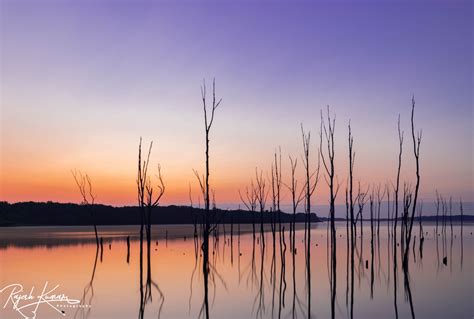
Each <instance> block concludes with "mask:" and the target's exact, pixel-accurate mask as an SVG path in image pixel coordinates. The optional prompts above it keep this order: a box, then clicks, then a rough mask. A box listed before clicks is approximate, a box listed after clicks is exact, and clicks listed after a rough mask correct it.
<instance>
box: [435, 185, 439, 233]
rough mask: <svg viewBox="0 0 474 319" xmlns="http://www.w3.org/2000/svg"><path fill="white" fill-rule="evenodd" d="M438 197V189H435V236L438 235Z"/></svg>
mask: <svg viewBox="0 0 474 319" xmlns="http://www.w3.org/2000/svg"><path fill="white" fill-rule="evenodd" d="M439 204H440V197H439V193H438V190H436V236H438V219H439V208H440V205H439Z"/></svg>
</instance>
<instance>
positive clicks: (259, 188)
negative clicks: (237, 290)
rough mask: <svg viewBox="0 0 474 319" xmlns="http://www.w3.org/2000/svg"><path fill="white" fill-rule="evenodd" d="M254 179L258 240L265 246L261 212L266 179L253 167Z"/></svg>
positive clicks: (263, 203) (264, 198)
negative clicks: (258, 214)
mask: <svg viewBox="0 0 474 319" xmlns="http://www.w3.org/2000/svg"><path fill="white" fill-rule="evenodd" d="M255 179H256V183H257V184H256V195H257V201H258V205H259V208H260V240H261V242H262V246H263V247H265V234H264V230H263V213H264V212H265V205H266V202H267V198H268V189H267V188H266V187H267V184H266V180H265V178H264V177H263V172H262V171H260V174H259V173H258V169H257V168H256V169H255Z"/></svg>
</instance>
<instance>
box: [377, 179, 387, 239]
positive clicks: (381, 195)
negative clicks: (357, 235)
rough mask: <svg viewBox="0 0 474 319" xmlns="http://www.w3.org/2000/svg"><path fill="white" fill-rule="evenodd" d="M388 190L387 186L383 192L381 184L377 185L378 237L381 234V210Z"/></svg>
mask: <svg viewBox="0 0 474 319" xmlns="http://www.w3.org/2000/svg"><path fill="white" fill-rule="evenodd" d="M386 192H387V188H384V190H383V192H382V191H381V186H380V184H379V185H378V186H377V237H379V236H380V210H381V206H382V201H383V199H384V197H385V193H386Z"/></svg>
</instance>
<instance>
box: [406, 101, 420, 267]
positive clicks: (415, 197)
mask: <svg viewBox="0 0 474 319" xmlns="http://www.w3.org/2000/svg"><path fill="white" fill-rule="evenodd" d="M411 105H412V106H411V136H412V140H413V154H414V155H415V164H416V184H415V190H414V192H413V205H412V212H411V218H410V225H409V228H408V236H407V248H406V250H405V257H407V258H406V260H404V262H405V266H406V267H408V246H410V240H411V235H412V228H413V220H414V218H415V213H416V207H417V206H416V205H417V201H418V192H419V189H420V144H421V135H422V131H419V132H418V133H417V134H416V137H415V121H414V117H415V97H414V96H413V97H412V100H411Z"/></svg>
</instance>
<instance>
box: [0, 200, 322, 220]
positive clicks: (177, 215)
mask: <svg viewBox="0 0 474 319" xmlns="http://www.w3.org/2000/svg"><path fill="white" fill-rule="evenodd" d="M92 209H93V210H94V215H95V216H94V219H95V222H96V224H97V225H140V214H139V212H140V208H139V207H138V206H125V207H113V206H107V205H99V204H94V205H93V207H92ZM202 214H204V209H200V208H194V207H193V208H191V207H189V206H174V205H172V206H158V207H155V208H154V209H153V213H152V215H151V223H152V224H155V225H156V224H193V218H195V216H199V215H202ZM211 214H213V215H215V220H216V221H218V222H219V223H230V222H231V221H233V223H234V224H237V223H241V224H251V223H252V221H253V220H254V217H253V216H252V214H253V213H252V212H248V211H244V210H222V209H218V208H215V209H212V210H211ZM255 214H256V216H257V215H258V218H260V212H255ZM272 214H274V213H271V212H269V211H265V212H264V213H263V222H264V223H270V222H271V221H272V218H274V217H273V215H272ZM280 215H281V216H280V217H281V221H282V222H283V223H285V222H290V221H293V216H292V215H290V214H287V213H284V212H280ZM255 218H256V217H255ZM305 219H306V217H305V214H304V213H298V214H296V222H304V221H305ZM311 219H312V221H314V222H317V221H319V220H320V219H319V218H318V217H316V215H315V214H313V215H312V217H311ZM91 224H92V216H91V213H90V207H87V206H85V205H78V204H63V203H54V202H46V203H39V202H23V203H14V204H10V203H7V202H0V226H54V225H91Z"/></svg>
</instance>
